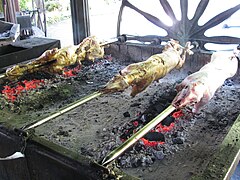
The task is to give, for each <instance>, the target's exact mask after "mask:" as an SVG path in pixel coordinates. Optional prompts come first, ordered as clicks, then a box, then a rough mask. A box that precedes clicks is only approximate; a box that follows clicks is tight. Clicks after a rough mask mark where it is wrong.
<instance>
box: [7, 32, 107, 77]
mask: <svg viewBox="0 0 240 180" xmlns="http://www.w3.org/2000/svg"><path fill="white" fill-rule="evenodd" d="M103 55H104V47H102V46H101V45H100V43H99V42H98V41H97V39H96V37H95V36H92V37H87V38H85V39H84V40H83V41H82V42H81V43H80V44H79V45H78V46H70V47H65V48H61V49H57V48H54V49H52V50H47V51H45V52H44V53H43V54H42V55H41V56H40V57H39V58H37V59H35V60H33V61H31V62H29V63H27V64H20V65H15V66H13V67H11V68H9V69H7V71H6V77H7V79H9V80H16V79H18V78H20V77H21V76H22V75H24V74H28V73H33V72H37V71H43V72H48V73H59V74H61V73H62V72H63V69H64V68H65V67H67V66H70V65H74V64H76V63H78V64H81V61H83V60H85V59H88V60H91V61H94V59H95V58H102V57H103Z"/></svg>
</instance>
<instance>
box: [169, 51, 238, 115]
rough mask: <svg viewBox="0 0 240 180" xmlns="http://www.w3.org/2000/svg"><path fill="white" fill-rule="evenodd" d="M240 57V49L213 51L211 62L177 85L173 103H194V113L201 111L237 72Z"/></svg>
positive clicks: (177, 105)
mask: <svg viewBox="0 0 240 180" xmlns="http://www.w3.org/2000/svg"><path fill="white" fill-rule="evenodd" d="M239 57H240V50H236V51H235V52H234V53H232V52H215V53H213V54H212V56H211V61H210V63H208V64H206V65H205V66H203V67H202V68H201V69H200V70H199V71H197V72H195V73H193V74H191V75H189V76H188V77H186V78H185V79H184V80H183V81H182V82H181V83H180V84H179V85H177V86H176V89H177V91H178V94H177V96H176V97H175V98H174V100H173V102H172V104H173V105H174V106H175V107H177V108H181V107H184V106H186V105H191V104H194V107H193V109H192V111H193V113H197V112H199V110H200V109H201V107H203V106H204V105H205V104H207V103H208V101H209V100H210V99H211V98H212V97H213V96H214V93H215V92H216V90H217V89H218V88H219V87H220V86H222V85H223V83H224V81H225V80H226V79H227V78H230V77H232V76H234V75H235V74H236V72H237V68H238V59H239Z"/></svg>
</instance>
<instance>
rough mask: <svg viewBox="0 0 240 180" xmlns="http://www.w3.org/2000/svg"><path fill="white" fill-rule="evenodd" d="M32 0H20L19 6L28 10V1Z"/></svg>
mask: <svg viewBox="0 0 240 180" xmlns="http://www.w3.org/2000/svg"><path fill="white" fill-rule="evenodd" d="M30 1H31V0H20V1H19V6H20V9H21V10H28V9H29V7H28V3H30Z"/></svg>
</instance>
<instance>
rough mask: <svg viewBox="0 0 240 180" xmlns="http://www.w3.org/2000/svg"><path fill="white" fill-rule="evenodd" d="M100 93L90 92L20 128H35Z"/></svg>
mask: <svg viewBox="0 0 240 180" xmlns="http://www.w3.org/2000/svg"><path fill="white" fill-rule="evenodd" d="M100 95H102V93H101V92H98V91H97V92H94V93H92V94H90V95H88V96H85V97H83V98H82V99H80V100H78V101H75V102H73V103H72V104H70V105H68V106H67V107H65V108H63V109H62V110H59V111H57V112H55V113H53V114H52V115H50V116H48V117H46V118H44V119H42V120H39V121H37V122H34V123H32V124H30V125H26V126H24V127H23V128H22V129H23V130H29V129H32V128H36V127H38V126H40V125H42V124H44V123H46V122H48V121H50V120H52V119H53V118H56V117H58V116H60V115H62V114H64V113H66V112H68V111H71V110H73V109H74V108H76V107H78V106H80V105H81V104H84V103H86V102H88V101H90V100H92V99H94V98H96V97H98V96H100Z"/></svg>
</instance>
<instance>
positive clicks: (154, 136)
mask: <svg viewBox="0 0 240 180" xmlns="http://www.w3.org/2000/svg"><path fill="white" fill-rule="evenodd" d="M144 138H145V139H147V140H148V141H163V142H164V141H165V137H164V135H163V134H162V133H160V132H149V133H147V134H146V135H145V136H144Z"/></svg>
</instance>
